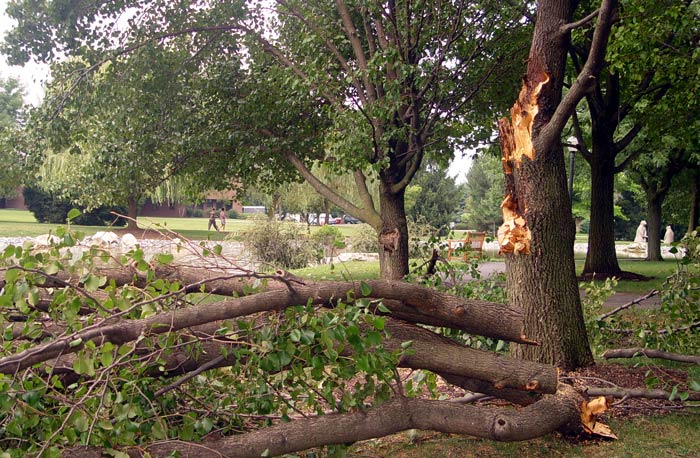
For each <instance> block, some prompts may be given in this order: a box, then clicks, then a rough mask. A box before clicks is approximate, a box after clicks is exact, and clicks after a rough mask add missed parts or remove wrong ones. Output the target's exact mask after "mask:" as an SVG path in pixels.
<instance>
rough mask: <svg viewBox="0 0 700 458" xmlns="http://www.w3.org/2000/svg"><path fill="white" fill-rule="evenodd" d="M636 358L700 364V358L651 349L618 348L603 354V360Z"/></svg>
mask: <svg viewBox="0 0 700 458" xmlns="http://www.w3.org/2000/svg"><path fill="white" fill-rule="evenodd" d="M635 356H646V357H647V358H659V359H667V360H670V361H680V362H682V363H692V364H700V356H697V355H683V354H680V353H671V352H668V351H663V350H654V349H651V348H639V347H636V348H618V349H615V350H607V351H606V352H605V353H603V358H605V359H611V358H633V357H635Z"/></svg>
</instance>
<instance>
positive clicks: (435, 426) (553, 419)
mask: <svg viewBox="0 0 700 458" xmlns="http://www.w3.org/2000/svg"><path fill="white" fill-rule="evenodd" d="M582 400H583V399H582V398H581V396H580V395H579V394H578V393H576V392H575V391H574V390H573V389H572V388H571V387H568V386H566V385H560V389H559V391H557V394H555V395H550V396H546V397H544V398H543V399H542V400H540V401H538V402H536V403H535V404H532V405H530V406H528V407H524V408H522V409H519V410H514V409H508V408H502V407H501V408H499V407H485V406H472V405H461V404H458V403H455V402H449V401H432V400H425V399H415V398H414V399H409V398H402V397H397V398H394V399H391V400H389V401H387V402H385V403H384V404H381V405H379V406H376V407H375V406H373V407H370V408H367V409H361V410H358V411H355V412H350V413H339V414H331V415H324V416H321V417H314V418H308V419H300V420H295V421H292V422H289V423H283V424H279V425H276V426H272V427H269V428H265V429H261V430H258V431H254V432H250V433H246V434H241V435H236V436H231V437H227V438H224V439H219V440H215V441H207V442H205V443H202V444H194V443H187V442H178V441H163V442H161V443H155V444H153V445H150V446H146V447H142V448H140V449H139V450H136V449H132V450H129V455H130V456H131V457H141V456H144V455H143V453H149V454H150V456H152V457H165V456H168V455H169V454H172V453H173V452H179V453H180V455H179V456H182V457H183V458H185V457H201V456H203V455H205V454H211V455H213V456H214V455H217V454H222V455H225V456H227V457H229V458H246V457H250V458H253V457H255V458H257V457H259V456H261V454H263V453H266V452H267V453H269V455H270V456H278V455H283V454H288V453H294V452H297V451H300V450H306V449H309V448H311V447H318V446H323V445H331V444H342V443H348V442H356V441H360V440H366V439H371V438H375V437H384V436H387V435H390V434H395V433H398V432H400V431H405V430H407V429H424V430H433V431H440V432H443V433H448V434H466V435H470V436H476V437H482V438H487V439H492V440H498V441H521V440H527V439H532V438H535V437H540V436H543V435H546V434H549V433H550V432H553V431H557V430H560V429H562V428H566V429H570V428H574V427H577V425H578V424H579V422H580V420H579V416H580V410H579V404H580V402H581V401H582ZM99 453H101V450H100V449H96V448H91V449H86V448H75V449H72V450H71V451H70V452H68V453H67V454H65V455H64V456H68V457H71V458H92V457H99V456H101V455H99Z"/></svg>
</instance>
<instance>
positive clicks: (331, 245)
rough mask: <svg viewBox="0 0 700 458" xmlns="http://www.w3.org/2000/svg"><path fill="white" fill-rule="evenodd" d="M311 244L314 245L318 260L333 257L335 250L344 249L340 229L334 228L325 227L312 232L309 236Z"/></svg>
mask: <svg viewBox="0 0 700 458" xmlns="http://www.w3.org/2000/svg"><path fill="white" fill-rule="evenodd" d="M311 243H312V245H314V249H315V251H316V255H317V257H318V258H325V257H328V256H330V257H333V256H335V255H336V248H344V247H345V243H344V241H343V234H342V232H340V229H338V228H337V227H334V226H330V225H325V226H321V228H320V229H319V230H318V231H316V232H314V234H313V235H312V236H311Z"/></svg>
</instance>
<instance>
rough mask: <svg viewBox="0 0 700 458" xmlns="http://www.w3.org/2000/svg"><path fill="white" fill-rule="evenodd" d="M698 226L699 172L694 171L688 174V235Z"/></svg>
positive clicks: (699, 200)
mask: <svg viewBox="0 0 700 458" xmlns="http://www.w3.org/2000/svg"><path fill="white" fill-rule="evenodd" d="M699 224H700V170H697V169H694V170H692V171H691V174H690V215H688V233H690V232H692V231H693V230H695V228H697V227H698V225H699Z"/></svg>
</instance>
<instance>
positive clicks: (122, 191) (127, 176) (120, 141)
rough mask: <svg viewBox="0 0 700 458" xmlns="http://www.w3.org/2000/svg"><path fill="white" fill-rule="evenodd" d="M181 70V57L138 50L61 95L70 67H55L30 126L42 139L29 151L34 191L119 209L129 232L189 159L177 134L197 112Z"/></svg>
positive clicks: (185, 62) (184, 58)
mask: <svg viewBox="0 0 700 458" xmlns="http://www.w3.org/2000/svg"><path fill="white" fill-rule="evenodd" d="M188 66H190V67H191V66H196V62H194V59H192V57H191V56H190V55H189V53H182V52H177V51H174V50H173V49H172V48H171V49H170V50H168V49H163V48H159V47H157V46H151V45H149V46H143V47H141V48H140V49H139V50H138V51H136V52H134V53H132V54H130V55H129V56H124V57H123V58H121V59H118V60H115V61H114V62H112V63H107V64H104V65H102V66H101V67H100V69H99V70H97V71H95V72H93V73H89V74H86V75H84V76H83V82H82V84H81V86H80V87H79V88H75V89H73V92H72V93H71V94H70V95H69V96H66V95H65V88H63V87H62V84H63V81H64V79H63V78H62V77H61V76H62V74H65V73H71V72H74V71H76V64H75V63H73V62H68V63H66V64H62V65H55V66H54V74H55V75H56V79H55V85H54V86H52V87H50V89H49V97H48V98H47V100H46V106H45V107H43V110H44V111H45V112H47V114H46V117H45V120H44V122H38V123H34V124H32V126H31V127H32V128H34V129H41V130H42V132H44V133H45V135H46V137H47V138H46V142H45V143H43V144H40V145H37V147H38V149H40V150H39V151H37V156H38V157H39V158H41V159H42V162H43V167H42V168H41V171H40V174H41V178H40V180H39V185H41V186H42V187H44V188H45V189H47V190H49V191H51V192H53V193H56V194H61V195H62V196H64V197H67V198H69V199H71V200H72V201H73V202H74V203H76V204H79V205H81V206H85V207H87V208H88V209H91V208H96V207H99V206H102V205H120V206H124V207H126V208H128V216H129V221H128V227H129V228H131V229H135V228H136V217H137V216H138V208H139V206H140V204H142V203H143V200H144V199H145V198H146V197H147V196H156V195H157V193H156V190H157V189H158V188H159V187H160V186H161V185H163V183H165V182H167V181H169V180H170V181H171V182H174V181H175V177H176V176H177V175H178V174H182V172H183V170H184V168H185V164H184V163H185V162H186V161H187V159H188V158H189V156H188V154H187V153H188V145H187V141H188V140H187V139H186V137H185V136H184V134H185V133H186V132H187V130H188V129H191V128H192V126H193V125H196V120H197V118H198V113H197V106H196V103H195V102H193V98H194V97H195V95H196V88H195V87H194V86H193V85H192V81H191V79H190V78H189V77H190V76H192V75H194V71H193V69H192V68H189V69H188V68H187V67H188ZM78 69H80V67H78ZM188 70H189V71H188ZM52 95H58V96H59V98H58V99H56V98H52V97H51V96H52ZM57 104H59V105H60V106H57Z"/></svg>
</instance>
